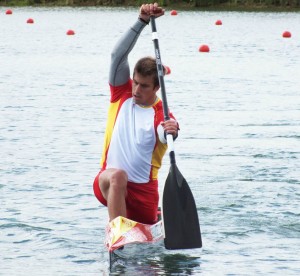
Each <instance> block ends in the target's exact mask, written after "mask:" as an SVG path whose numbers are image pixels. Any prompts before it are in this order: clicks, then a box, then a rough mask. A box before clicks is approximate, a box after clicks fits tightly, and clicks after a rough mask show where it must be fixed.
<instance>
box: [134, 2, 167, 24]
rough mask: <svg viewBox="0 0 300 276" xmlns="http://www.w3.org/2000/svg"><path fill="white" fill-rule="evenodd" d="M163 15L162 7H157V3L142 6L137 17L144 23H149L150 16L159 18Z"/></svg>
mask: <svg viewBox="0 0 300 276" xmlns="http://www.w3.org/2000/svg"><path fill="white" fill-rule="evenodd" d="M164 14H165V10H164V9H163V8H162V7H159V6H158V4H157V3H154V4H143V5H142V6H141V7H140V15H139V17H140V18H141V19H143V20H144V21H146V22H149V21H150V16H151V15H153V16H154V17H160V16H162V15H164Z"/></svg>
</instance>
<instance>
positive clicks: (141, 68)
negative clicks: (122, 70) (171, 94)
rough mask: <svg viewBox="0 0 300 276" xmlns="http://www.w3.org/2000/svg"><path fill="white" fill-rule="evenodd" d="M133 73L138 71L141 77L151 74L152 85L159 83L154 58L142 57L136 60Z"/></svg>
mask: <svg viewBox="0 0 300 276" xmlns="http://www.w3.org/2000/svg"><path fill="white" fill-rule="evenodd" d="M135 73H138V74H140V75H142V76H143V77H147V76H153V84H154V87H156V86H158V85H159V80H158V73H157V67H156V60H155V58H153V57H144V58H141V59H140V60H138V62H137V63H136V65H135V67H134V70H133V76H134V74H135Z"/></svg>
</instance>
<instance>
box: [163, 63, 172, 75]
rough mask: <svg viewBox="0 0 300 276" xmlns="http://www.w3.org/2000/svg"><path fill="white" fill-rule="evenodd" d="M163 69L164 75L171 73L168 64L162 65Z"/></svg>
mask: <svg viewBox="0 0 300 276" xmlns="http://www.w3.org/2000/svg"><path fill="white" fill-rule="evenodd" d="M164 69H165V75H170V74H171V69H170V67H169V66H167V65H164Z"/></svg>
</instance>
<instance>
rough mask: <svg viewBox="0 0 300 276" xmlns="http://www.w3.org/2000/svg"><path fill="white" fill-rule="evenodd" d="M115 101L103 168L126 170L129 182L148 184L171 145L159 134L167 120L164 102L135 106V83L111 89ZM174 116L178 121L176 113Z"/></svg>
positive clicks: (111, 107)
mask: <svg viewBox="0 0 300 276" xmlns="http://www.w3.org/2000/svg"><path fill="white" fill-rule="evenodd" d="M110 91H111V99H110V105H109V110H108V119H107V125H106V131H105V136H104V144H103V151H102V159H101V167H102V170H105V169H108V168H118V169H123V170H124V171H126V172H127V175H128V181H130V182H134V183H148V182H149V181H152V180H156V179H157V177H158V170H159V168H160V167H161V162H162V158H163V156H164V154H165V152H166V149H167V144H165V143H162V142H161V141H160V139H159V135H158V130H157V129H158V126H160V123H161V122H162V121H163V120H164V115H163V106H162V101H161V100H160V99H159V98H158V99H157V100H156V102H155V103H154V104H153V105H152V106H149V107H141V106H139V105H138V104H135V103H134V101H133V98H132V80H129V81H128V82H127V83H126V84H124V85H120V86H112V85H111V86H110ZM170 117H172V118H174V117H173V115H172V114H170Z"/></svg>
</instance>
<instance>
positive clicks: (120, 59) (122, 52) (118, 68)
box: [109, 19, 146, 86]
mask: <svg viewBox="0 0 300 276" xmlns="http://www.w3.org/2000/svg"><path fill="white" fill-rule="evenodd" d="M145 26H146V23H145V22H143V21H141V20H140V19H138V20H137V21H136V22H135V24H134V25H133V26H132V27H131V28H130V29H129V30H128V31H126V33H125V34H124V35H123V36H122V37H121V38H120V39H119V41H118V42H117V44H116V45H115V47H114V49H113V51H112V53H111V65H110V72H109V83H110V84H111V85H113V86H118V85H122V84H124V83H126V82H127V81H128V79H129V78H130V69H129V63H128V55H129V53H130V52H131V50H132V49H133V47H134V46H135V44H136V41H137V39H138V38H139V36H140V34H141V32H142V30H143V29H144V27H145Z"/></svg>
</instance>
